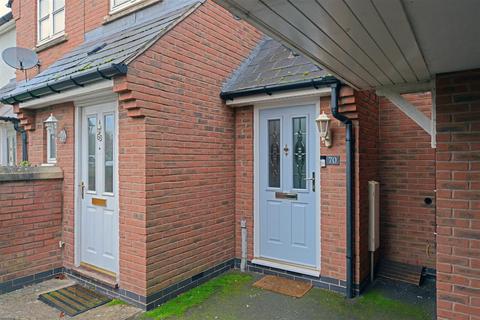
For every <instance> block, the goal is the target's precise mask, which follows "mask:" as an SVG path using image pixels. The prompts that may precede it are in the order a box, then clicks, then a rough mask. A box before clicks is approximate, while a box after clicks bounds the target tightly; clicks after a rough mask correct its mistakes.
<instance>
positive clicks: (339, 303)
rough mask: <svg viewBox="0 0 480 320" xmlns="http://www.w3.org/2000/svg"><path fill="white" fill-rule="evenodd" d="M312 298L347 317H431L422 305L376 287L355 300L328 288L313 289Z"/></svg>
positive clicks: (365, 319) (414, 319)
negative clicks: (389, 295)
mask: <svg viewBox="0 0 480 320" xmlns="http://www.w3.org/2000/svg"><path fill="white" fill-rule="evenodd" d="M312 298H313V299H314V300H315V301H318V302H319V303H320V304H321V305H322V308H324V310H329V311H331V312H332V314H335V315H336V316H339V317H342V318H345V319H362V320H370V319H389V320H396V319H409V320H410V319H412V320H428V319H431V317H430V316H429V315H428V313H427V312H426V311H425V310H423V309H422V308H421V307H420V306H418V305H412V304H409V303H405V302H402V301H398V300H393V299H390V298H388V297H386V296H385V295H384V294H382V293H381V292H380V291H378V290H375V289H373V290H371V291H369V292H367V293H365V294H363V295H362V296H360V297H358V298H355V299H353V300H346V299H345V298H344V297H343V296H342V295H339V294H337V293H334V292H330V291H326V290H315V291H313V292H312Z"/></svg>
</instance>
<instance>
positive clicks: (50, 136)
mask: <svg viewBox="0 0 480 320" xmlns="http://www.w3.org/2000/svg"><path fill="white" fill-rule="evenodd" d="M43 123H44V124H45V129H46V130H47V163H51V164H55V163H57V123H58V120H57V118H55V117H54V116H53V114H50V117H48V118H47V120H45V121H44V122H43Z"/></svg>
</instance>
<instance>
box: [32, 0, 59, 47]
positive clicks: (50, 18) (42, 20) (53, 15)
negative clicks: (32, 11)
mask: <svg viewBox="0 0 480 320" xmlns="http://www.w3.org/2000/svg"><path fill="white" fill-rule="evenodd" d="M37 4H38V15H37V17H38V37H37V38H38V43H43V42H47V41H49V40H51V39H53V38H55V37H57V36H60V35H62V34H63V33H64V32H65V0H38V3H37Z"/></svg>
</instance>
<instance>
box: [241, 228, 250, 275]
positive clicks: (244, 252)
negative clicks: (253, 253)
mask: <svg viewBox="0 0 480 320" xmlns="http://www.w3.org/2000/svg"><path fill="white" fill-rule="evenodd" d="M240 229H241V230H242V260H241V261H240V271H241V272H245V271H246V269H247V243H248V242H247V221H246V220H245V219H242V221H240Z"/></svg>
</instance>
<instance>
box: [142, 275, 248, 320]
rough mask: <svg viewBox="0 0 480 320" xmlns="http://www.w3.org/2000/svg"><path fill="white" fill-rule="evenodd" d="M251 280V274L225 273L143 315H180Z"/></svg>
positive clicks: (159, 317) (148, 317)
mask: <svg viewBox="0 0 480 320" xmlns="http://www.w3.org/2000/svg"><path fill="white" fill-rule="evenodd" d="M251 280H252V276H251V275H246V274H238V273H229V274H225V275H223V276H220V277H217V278H214V279H212V280H210V281H208V282H206V283H204V284H202V285H200V286H198V287H196V288H193V289H191V290H189V291H187V292H185V293H182V294H181V295H179V296H178V297H176V298H174V299H172V300H170V301H168V302H166V303H165V304H163V305H161V306H159V307H158V308H156V309H153V310H152V311H148V312H146V313H145V314H144V315H143V317H144V318H146V319H155V320H160V319H166V318H169V317H173V316H176V317H180V316H182V315H183V314H184V313H185V312H186V311H187V310H188V309H190V308H192V307H194V306H197V305H199V304H201V303H203V302H204V301H205V300H207V299H208V298H209V297H210V296H212V295H213V294H215V293H221V294H226V293H228V292H231V290H234V289H235V288H238V287H239V286H240V285H242V284H244V283H247V282H249V281H251Z"/></svg>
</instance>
